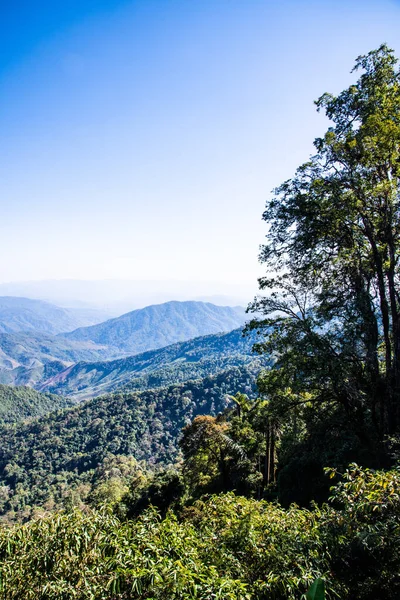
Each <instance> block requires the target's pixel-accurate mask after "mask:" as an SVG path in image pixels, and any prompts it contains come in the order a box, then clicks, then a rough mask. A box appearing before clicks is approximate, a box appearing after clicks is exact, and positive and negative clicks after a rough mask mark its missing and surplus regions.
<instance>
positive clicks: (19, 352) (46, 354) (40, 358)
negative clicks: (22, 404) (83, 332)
mask: <svg viewBox="0 0 400 600" xmlns="http://www.w3.org/2000/svg"><path fill="white" fill-rule="evenodd" d="M109 357H110V352H109V350H108V349H107V348H102V347H100V346H96V344H93V342H76V341H75V340H66V339H63V338H60V337H55V336H52V335H48V334H41V333H36V332H30V333H0V383H5V384H10V385H11V384H14V385H33V384H34V383H36V382H38V381H39V380H41V379H43V378H45V379H47V378H49V377H51V376H52V375H54V374H55V373H56V372H59V371H62V370H64V369H65V368H66V367H67V366H68V365H71V364H72V363H76V362H79V361H82V360H88V361H94V360H101V359H105V358H109Z"/></svg>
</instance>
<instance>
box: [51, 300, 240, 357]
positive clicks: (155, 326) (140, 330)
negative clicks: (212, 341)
mask: <svg viewBox="0 0 400 600" xmlns="http://www.w3.org/2000/svg"><path fill="white" fill-rule="evenodd" d="M245 320H246V314H245V311H244V309H243V308H241V307H231V306H215V305H214V304H210V303H207V302H166V303H164V304H156V305H153V306H147V307H146V308H142V309H139V310H134V311H132V312H130V313H127V314H125V315H122V316H121V317H117V318H115V319H109V320H108V321H106V322H105V323H100V324H98V325H93V326H91V327H80V328H79V329H76V330H75V331H72V332H70V333H63V334H60V335H59V336H58V337H63V338H65V339H67V340H75V341H85V342H88V341H91V342H94V343H95V344H98V345H101V346H107V347H108V348H109V349H110V350H111V351H114V352H119V353H120V354H125V355H126V354H137V353H139V352H145V351H146V350H154V349H157V348H162V347H164V346H168V345H169V344H173V343H175V342H183V341H185V340H189V339H192V338H195V337H198V336H201V335H207V334H211V333H220V332H224V331H231V330H233V329H236V328H237V327H240V326H242V325H243V324H244V322H245Z"/></svg>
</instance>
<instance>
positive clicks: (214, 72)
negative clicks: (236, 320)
mask: <svg viewBox="0 0 400 600" xmlns="http://www.w3.org/2000/svg"><path fill="white" fill-rule="evenodd" d="M382 42H387V43H388V44H389V45H390V46H391V47H393V48H394V49H395V51H396V53H397V55H399V54H400V2H398V1H396V2H395V1H389V0H374V1H371V0H360V1H358V0H335V1H330V0H315V1H306V0H184V1H181V0H136V1H127V0H63V1H62V2H55V1H54V0H35V2H32V0H29V1H28V0H26V1H23V0H12V1H4V2H1V3H0V131H1V144H0V202H1V220H0V255H1V257H2V260H1V264H0V282H7V281H18V280H40V279H63V278H75V279H110V278H119V279H141V280H143V279H152V280H168V279H174V280H180V281H185V280H191V281H220V282H221V281H222V282H227V283H228V282H230V283H235V284H242V283H243V285H244V286H245V285H250V284H251V283H252V282H254V281H255V279H256V277H257V274H259V273H260V271H259V267H258V265H257V254H258V246H259V244H260V243H262V241H263V236H264V234H265V224H264V223H263V222H262V221H261V214H262V211H263V208H264V205H265V201H266V199H267V198H268V197H269V194H270V191H271V189H272V188H273V187H275V186H277V185H278V184H279V183H281V182H282V181H283V180H285V179H287V178H289V177H290V176H291V175H292V174H293V173H294V170H295V168H296V166H298V165H299V164H300V163H301V162H303V161H304V160H306V159H307V158H308V156H309V154H310V153H311V152H312V150H313V147H312V141H313V139H314V138H315V137H316V136H317V135H319V134H321V133H323V131H324V130H325V129H326V126H327V122H326V120H325V117H324V116H322V115H320V114H318V113H316V111H315V107H314V105H313V100H315V99H316V98H317V97H318V96H320V95H321V94H322V93H323V92H325V91H330V92H333V93H337V92H340V91H341V90H342V89H343V88H344V87H346V86H347V85H349V84H350V82H351V81H353V80H354V78H355V75H354V74H353V75H350V70H351V69H352V67H353V65H354V60H355V58H356V57H357V56H358V55H359V54H363V53H366V52H368V51H369V50H371V49H373V48H376V47H378V46H379V45H380V44H381V43H382Z"/></svg>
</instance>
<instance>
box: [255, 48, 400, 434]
mask: <svg viewBox="0 0 400 600" xmlns="http://www.w3.org/2000/svg"><path fill="white" fill-rule="evenodd" d="M396 63H397V60H396V58H395V57H394V54H393V51H392V50H390V49H389V48H388V47H387V46H386V45H382V46H381V47H380V48H378V49H377V50H374V51H372V52H369V53H368V54H367V55H366V56H360V57H359V58H358V59H357V61H356V64H355V68H354V71H361V76H360V77H359V79H358V81H357V82H356V83H355V84H354V85H351V86H350V87H349V88H348V89H346V90H344V91H343V92H342V93H341V94H339V95H338V96H333V95H331V94H324V95H323V96H321V97H320V98H319V100H317V102H316V105H317V108H318V110H324V111H325V113H326V115H327V116H328V118H329V119H330V120H331V122H332V125H331V127H329V129H328V131H327V132H326V134H325V135H324V137H322V138H318V139H316V140H315V142H314V145H315V148H316V154H315V155H314V156H312V157H311V158H310V160H309V161H308V162H306V163H305V164H303V165H301V166H300V167H299V168H298V169H297V171H296V174H295V176H294V177H293V179H291V180H289V181H286V182H285V183H283V184H282V185H281V186H280V187H279V188H277V189H276V190H275V197H274V198H273V199H272V200H271V201H269V202H268V203H267V206H266V210H265V212H264V215H263V218H264V220H265V221H266V222H267V223H268V232H267V236H266V243H265V245H264V246H263V247H262V250H261V254H260V260H261V262H262V263H264V264H265V265H266V268H267V274H266V276H265V277H263V278H262V279H260V289H261V290H264V291H268V292H269V293H268V295H267V296H265V297H260V298H256V299H255V300H254V302H253V304H252V305H251V309H252V310H254V311H258V312H259V313H260V312H261V313H263V317H262V318H258V319H254V320H253V321H252V322H251V324H250V328H251V329H257V330H258V331H259V332H260V333H265V332H266V331H267V332H268V336H267V339H266V340H265V341H263V342H260V343H259V344H258V349H259V350H260V351H264V350H265V349H266V348H267V347H268V349H269V350H271V349H272V350H273V351H274V353H275V356H276V366H275V372H271V373H269V374H268V373H267V374H266V375H265V377H264V378H263V382H262V386H263V391H264V392H265V393H267V394H270V395H271V397H272V401H273V399H274V398H275V402H276V404H277V405H279V407H280V408H279V410H280V411H282V407H285V409H287V410H290V409H293V407H297V408H298V407H299V406H310V405H311V406H313V407H314V408H315V407H316V406H318V407H319V408H320V409H321V410H322V409H324V410H325V409H326V410H332V407H335V406H336V407H337V406H339V407H340V409H341V410H342V411H344V413H345V414H346V415H347V418H348V419H349V422H351V423H352V427H353V430H354V431H355V432H356V434H357V435H358V436H359V438H360V439H362V438H366V437H370V438H371V435H373V436H374V437H375V439H376V440H379V441H380V442H381V443H382V442H383V440H384V439H385V438H386V437H387V436H388V435H389V436H393V435H394V434H396V433H398V432H399V429H400V289H399V276H400V271H399V241H400V210H399V201H400V193H399V192H400V189H399V176H400V73H399V70H398V68H397V64H396ZM276 369H280V374H281V376H280V377H277V372H276ZM371 432H373V434H372V433H371ZM364 441H366V440H364Z"/></svg>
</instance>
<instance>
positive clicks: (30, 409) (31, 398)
mask: <svg viewBox="0 0 400 600" xmlns="http://www.w3.org/2000/svg"><path fill="white" fill-rule="evenodd" d="M71 405H72V402H71V400H68V399H67V398H63V397H62V396H55V395H54V394H47V393H46V394H40V393H39V392H36V391H35V390H32V389H30V388H26V387H11V386H7V385H0V423H16V422H18V421H24V420H25V419H28V418H33V417H40V416H41V415H45V414H47V413H49V412H51V411H55V410H57V409H60V408H66V407H67V406H71Z"/></svg>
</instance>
